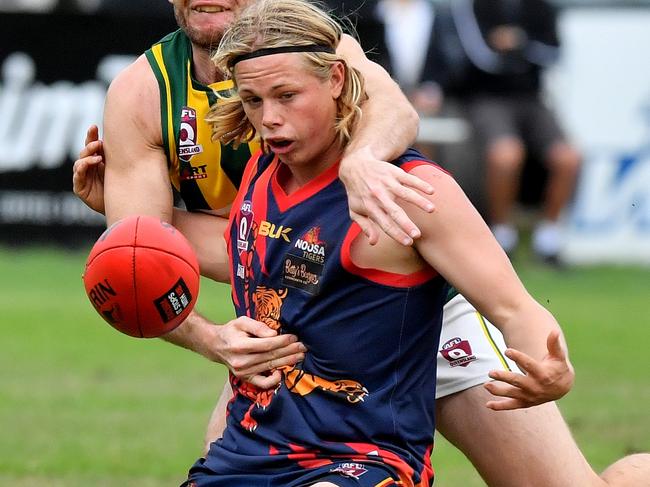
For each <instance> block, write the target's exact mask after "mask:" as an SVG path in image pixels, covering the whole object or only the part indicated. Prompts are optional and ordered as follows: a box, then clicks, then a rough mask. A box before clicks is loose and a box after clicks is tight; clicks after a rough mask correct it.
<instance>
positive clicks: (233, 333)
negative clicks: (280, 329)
mask: <svg viewBox="0 0 650 487" xmlns="http://www.w3.org/2000/svg"><path fill="white" fill-rule="evenodd" d="M219 337H220V340H219V342H220V343H219V350H218V351H216V352H215V355H216V360H217V361H219V362H221V363H223V364H224V365H226V367H228V369H230V371H231V372H232V373H233V374H234V375H235V376H236V377H239V378H242V379H243V380H245V381H246V382H250V383H251V384H253V385H254V386H257V387H259V388H261V389H269V388H271V387H273V386H275V385H277V384H278V383H279V382H280V380H281V378H282V376H281V372H280V371H279V370H277V369H278V368H279V367H282V366H285V365H295V364H296V363H298V362H300V361H301V360H303V359H304V358H305V352H306V351H307V348H306V347H305V346H304V345H303V344H302V343H300V342H298V338H297V337H296V336H295V335H284V334H282V335H278V334H277V332H276V331H275V330H272V329H271V328H269V327H268V326H267V325H265V324H264V323H261V322H259V321H255V320H253V319H251V318H248V317H245V316H242V317H239V318H237V319H234V320H232V321H229V322H228V323H226V324H225V325H221V326H220V327H219Z"/></svg>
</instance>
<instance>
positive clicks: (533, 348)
mask: <svg viewBox="0 0 650 487" xmlns="http://www.w3.org/2000/svg"><path fill="white" fill-rule="evenodd" d="M412 173H413V174H415V175H417V176H419V177H421V178H423V179H425V180H427V181H429V183H431V184H432V185H434V186H435V188H436V210H435V211H434V212H433V213H431V214H427V213H423V212H421V211H419V210H418V209H417V208H416V207H414V206H413V205H410V204H408V203H405V204H404V207H405V209H406V211H407V214H408V215H409V216H410V217H411V218H412V219H413V221H414V222H415V223H416V225H418V226H419V228H420V229H421V231H422V237H421V238H420V239H419V240H417V241H416V243H415V245H416V248H417V250H418V252H419V253H420V255H421V256H422V257H423V258H424V259H425V260H426V261H427V262H428V263H429V264H430V265H431V266H432V267H433V268H434V269H436V270H437V271H438V272H439V273H440V274H441V275H442V276H443V277H445V279H447V281H448V282H449V283H450V284H452V285H453V286H454V287H456V289H458V290H459V291H460V292H461V293H462V294H463V295H464V296H465V297H466V298H467V299H468V300H469V301H470V302H471V303H472V304H473V305H474V306H475V307H476V309H477V310H478V311H479V312H480V313H481V314H483V315H485V316H486V317H487V318H488V319H489V320H490V321H491V322H492V323H494V324H495V326H497V327H498V328H499V329H500V330H501V332H502V333H503V335H504V338H505V340H506V344H507V345H508V347H510V348H511V349H516V350H509V351H508V352H507V353H506V355H508V356H509V357H510V358H512V359H513V360H515V361H516V362H517V364H518V365H519V366H520V368H521V369H522V370H523V371H524V375H522V374H515V373H511V372H505V371H504V372H503V373H502V374H496V376H495V375H493V376H492V377H493V378H497V379H499V380H500V381H501V382H499V383H492V384H491V385H489V386H488V389H489V390H490V392H492V393H493V394H496V395H499V396H503V397H505V399H502V400H498V401H492V402H491V403H489V404H488V407H491V408H493V409H514V408H518V407H528V406H533V405H536V404H541V403H544V402H547V401H552V400H555V399H559V398H560V397H562V396H563V395H564V394H566V393H567V392H568V391H569V390H570V388H571V386H572V385H573V380H574V371H573V367H572V365H571V363H570V361H569V359H568V353H567V349H566V344H565V342H564V338H563V336H562V331H561V329H560V326H559V324H558V323H557V321H556V320H555V318H554V317H553V315H552V314H551V313H550V312H549V311H548V310H546V309H545V308H544V307H543V306H542V305H541V304H539V303H538V302H537V301H536V300H535V299H533V297H532V296H531V295H530V294H529V293H528V292H527V291H526V289H525V287H524V285H523V284H522V283H521V281H520V280H519V277H518V276H517V274H516V273H515V271H514V269H513V268H512V265H511V264H510V261H509V260H508V258H507V256H506V254H505V253H504V252H503V250H502V248H501V247H500V246H499V244H498V243H497V242H496V240H495V239H494V237H493V235H492V233H491V232H490V229H489V228H488V227H487V225H486V224H485V222H484V221H483V219H482V218H481V216H480V215H479V214H478V212H477V211H476V209H475V208H474V207H473V206H472V204H471V203H470V202H469V200H468V199H467V197H466V196H465V194H464V193H463V191H462V190H461V189H460V187H459V186H458V184H457V183H456V182H455V181H454V180H453V178H452V177H451V176H449V175H448V174H446V173H444V172H443V171H441V170H439V169H437V168H434V167H433V166H428V165H427V166H419V167H416V168H415V169H413V170H412Z"/></svg>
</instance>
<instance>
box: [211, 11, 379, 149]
mask: <svg viewBox="0 0 650 487" xmlns="http://www.w3.org/2000/svg"><path fill="white" fill-rule="evenodd" d="M342 35H343V31H342V29H341V26H340V25H339V24H338V23H337V21H336V20H334V18H332V17H331V16H330V15H329V14H328V13H327V12H326V11H325V10H324V9H322V8H320V7H318V6H316V5H314V3H313V2H308V1H305V0H254V1H253V4H252V5H251V6H249V7H248V8H246V9H245V10H243V11H242V12H241V14H240V15H239V16H238V18H237V19H236V20H235V22H234V23H233V24H232V25H231V26H230V27H229V28H228V30H227V31H226V32H225V34H224V36H223V38H222V39H221V42H220V43H219V48H218V49H217V51H216V52H215V53H214V54H213V56H212V61H213V62H214V63H215V65H216V66H217V67H218V68H219V69H221V71H223V73H224V74H225V76H226V77H230V78H232V79H233V81H234V82H235V86H237V79H236V77H235V76H234V68H235V66H234V65H235V64H236V61H237V58H239V57H240V56H242V55H244V54H248V53H251V52H253V51H257V50H259V49H269V48H277V47H287V46H292V47H295V46H313V45H317V46H324V47H329V48H331V50H332V52H335V51H336V47H337V46H338V44H339V42H340V40H341V37H342ZM301 55H302V56H303V57H304V59H305V61H306V65H307V66H308V69H309V70H310V72H311V73H312V74H314V75H315V76H316V77H318V78H319V79H321V80H324V81H325V80H328V79H329V78H330V76H331V69H332V66H333V65H334V64H335V63H337V62H341V63H343V65H344V70H345V80H344V83H343V89H342V92H341V95H340V96H339V97H338V98H337V100H336V105H337V106H336V114H337V115H336V123H335V131H336V134H337V137H338V140H339V142H340V144H341V146H342V147H344V146H345V145H346V144H347V143H348V142H349V140H350V138H351V136H352V131H353V130H354V127H355V126H356V124H357V123H358V120H359V118H360V117H361V107H360V105H361V103H362V102H363V100H365V98H366V93H365V89H364V83H363V78H362V76H361V73H359V71H358V70H356V69H355V68H353V67H351V66H348V64H347V62H346V61H345V60H344V59H343V58H341V57H340V56H338V55H336V54H332V53H329V52H301ZM206 120H207V121H208V122H210V123H211V124H212V140H215V141H216V140H219V141H220V142H221V143H223V144H228V143H230V142H232V143H233V145H234V147H235V148H236V147H237V146H238V145H239V144H241V143H242V142H249V141H251V140H252V139H253V138H254V137H255V128H254V127H253V125H252V124H251V123H250V121H249V120H248V118H247V117H246V114H245V113H244V108H243V105H242V103H241V99H240V98H239V96H238V95H237V93H236V92H231V93H230V95H229V96H225V97H224V96H221V97H220V99H219V100H218V102H217V103H216V104H214V105H213V106H212V108H211V109H210V111H209V112H208V115H207V117H206Z"/></svg>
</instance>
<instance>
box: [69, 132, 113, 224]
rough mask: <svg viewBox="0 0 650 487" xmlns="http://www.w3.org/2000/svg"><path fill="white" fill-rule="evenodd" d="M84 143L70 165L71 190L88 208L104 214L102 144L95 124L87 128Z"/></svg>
mask: <svg viewBox="0 0 650 487" xmlns="http://www.w3.org/2000/svg"><path fill="white" fill-rule="evenodd" d="M85 144H86V145H85V147H84V148H83V149H81V151H80V152H79V159H77V160H76V161H75V162H74V166H73V167H72V170H73V172H72V190H73V191H74V194H76V195H77V196H78V197H79V199H80V200H81V201H83V202H84V203H85V204H86V205H87V206H88V207H89V208H90V209H92V210H95V211H96V212H98V213H101V214H104V167H105V166H104V146H103V142H102V141H101V140H100V139H99V129H98V128H97V125H91V126H90V127H89V128H88V132H87V133H86V141H85Z"/></svg>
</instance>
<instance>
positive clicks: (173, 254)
mask: <svg viewBox="0 0 650 487" xmlns="http://www.w3.org/2000/svg"><path fill="white" fill-rule="evenodd" d="M126 247H130V248H132V249H135V248H136V247H137V248H139V249H148V250H157V251H158V252H162V253H163V254H167V255H171V256H172V257H176V258H177V259H178V260H181V261H183V262H185V263H186V264H187V265H188V266H190V267H191V268H192V270H194V271H195V272H196V269H198V270H199V271H198V272H196V273H197V274H198V275H201V266H200V265H199V262H198V258H197V260H196V262H194V263H192V262H188V261H187V259H185V258H184V257H182V256H180V255H178V254H175V253H173V252H169V251H168V250H164V249H161V248H159V247H152V246H149V245H146V246H145V245H136V244H135V243H134V244H127V245H116V246H114V247H109V248H107V249H104V250H102V251H101V252H99V253H98V254H97V255H96V256H94V257H93V260H91V261H90V262H88V263H86V267H90V265H91V264H92V263H93V262H95V259H97V258H98V257H99V256H100V255H102V254H103V253H104V252H108V251H109V250H113V249H123V248H126ZM190 248H191V247H190ZM192 251H193V252H194V249H192ZM195 253H196V252H195ZM195 264H196V267H195Z"/></svg>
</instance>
